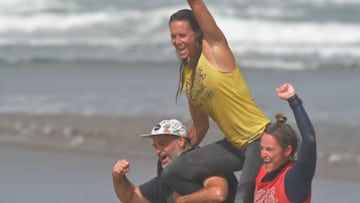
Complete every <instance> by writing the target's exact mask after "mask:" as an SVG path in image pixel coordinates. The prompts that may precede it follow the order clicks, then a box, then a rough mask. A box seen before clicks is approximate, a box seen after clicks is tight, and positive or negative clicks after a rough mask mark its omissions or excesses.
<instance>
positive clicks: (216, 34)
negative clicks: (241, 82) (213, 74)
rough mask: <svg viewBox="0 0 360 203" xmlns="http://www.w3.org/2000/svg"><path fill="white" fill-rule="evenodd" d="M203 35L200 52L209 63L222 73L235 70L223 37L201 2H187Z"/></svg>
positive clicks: (233, 59) (189, 0) (191, 0)
mask: <svg viewBox="0 0 360 203" xmlns="http://www.w3.org/2000/svg"><path fill="white" fill-rule="evenodd" d="M187 1H188V4H189V5H190V7H191V10H192V12H193V13H194V15H195V18H196V20H197V21H198V23H199V26H200V28H201V31H202V33H203V44H202V46H203V47H202V51H203V53H204V54H205V56H206V58H207V59H208V60H209V62H210V63H211V64H212V65H213V66H214V67H215V68H217V69H218V70H220V71H223V72H229V71H232V70H233V69H234V68H235V65H236V64H235V58H234V56H233V54H232V52H231V50H230V48H229V46H228V43H227V40H226V38H225V35H224V34H223V32H222V31H221V30H220V28H219V27H218V26H217V24H216V22H215V19H214V18H213V16H212V15H211V13H210V11H209V10H208V8H207V7H206V5H205V3H204V2H203V1H202V0H187Z"/></svg>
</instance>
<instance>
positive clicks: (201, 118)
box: [188, 101, 209, 148]
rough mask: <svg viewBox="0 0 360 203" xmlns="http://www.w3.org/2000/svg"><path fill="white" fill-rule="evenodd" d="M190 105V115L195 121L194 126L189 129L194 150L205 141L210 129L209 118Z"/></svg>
mask: <svg viewBox="0 0 360 203" xmlns="http://www.w3.org/2000/svg"><path fill="white" fill-rule="evenodd" d="M188 103H189V109H190V115H191V118H192V120H193V124H192V125H191V126H190V128H189V137H190V140H191V146H192V147H193V148H194V147H196V146H198V145H199V144H200V142H201V141H202V140H203V139H204V137H205V135H206V133H207V131H208V129H209V117H208V116H207V115H205V114H203V113H201V112H200V111H198V110H197V109H196V108H195V107H194V106H193V105H192V104H191V102H190V101H189V102H188Z"/></svg>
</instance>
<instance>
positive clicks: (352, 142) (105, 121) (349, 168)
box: [0, 114, 360, 203]
mask: <svg viewBox="0 0 360 203" xmlns="http://www.w3.org/2000/svg"><path fill="white" fill-rule="evenodd" d="M161 119H164V118H159V117H158V118H157V117H151V116H150V117H146V116H144V117H141V118H140V117H126V118H118V117H99V116H97V117H88V116H86V117H82V116H74V115H61V116H59V115H57V116H51V115H24V114H1V115H0V125H1V126H0V129H1V132H0V150H1V152H0V163H1V165H2V167H1V169H0V170H1V173H0V174H1V177H0V178H1V180H5V181H2V184H1V188H0V191H1V193H2V194H1V195H0V202H4V203H6V202H9V203H15V202H23V201H27V202H33V203H35V202H36V203H38V202H74V203H75V202H76V203H79V202H87V203H89V202H99V203H100V202H118V201H117V199H116V196H115V194H114V192H113V190H112V182H111V181H112V180H111V168H112V166H113V164H114V163H115V161H116V160H117V159H120V158H126V159H128V160H129V161H130V162H131V164H132V171H131V173H130V174H129V177H130V179H131V180H133V182H134V183H135V184H140V183H142V182H144V181H146V180H148V179H149V178H151V177H152V176H154V175H155V171H156V166H155V161H156V157H155V154H154V152H153V149H152V146H151V144H150V141H149V140H148V139H146V138H141V137H140V136H139V135H140V134H142V133H146V132H148V131H149V129H151V128H152V126H153V124H154V122H157V121H159V120H161ZM187 122H189V121H185V123H187ZM314 125H315V128H316V130H317V138H318V139H317V140H318V163H317V171H316V176H315V179H314V186H313V191H314V198H313V199H314V201H313V202H326V203H329V202H337V200H341V199H343V198H350V199H351V198H355V194H357V193H356V192H355V191H358V190H359V189H360V177H359V176H358V169H359V165H360V164H359V154H360V149H358V148H357V143H360V142H359V141H360V140H359V138H358V136H357V135H356V132H359V130H360V129H359V127H353V128H350V127H346V128H345V127H340V126H334V125H327V124H324V123H322V124H319V123H315V124H314ZM351 135H354V136H351ZM221 138H222V137H221V134H219V132H218V131H217V130H216V127H215V126H212V127H211V130H210V132H209V134H208V135H207V137H206V138H205V140H204V142H203V144H207V143H209V142H212V141H214V140H217V139H221ZM18 194H20V195H18ZM352 196H353V197H352ZM315 200H316V201H315Z"/></svg>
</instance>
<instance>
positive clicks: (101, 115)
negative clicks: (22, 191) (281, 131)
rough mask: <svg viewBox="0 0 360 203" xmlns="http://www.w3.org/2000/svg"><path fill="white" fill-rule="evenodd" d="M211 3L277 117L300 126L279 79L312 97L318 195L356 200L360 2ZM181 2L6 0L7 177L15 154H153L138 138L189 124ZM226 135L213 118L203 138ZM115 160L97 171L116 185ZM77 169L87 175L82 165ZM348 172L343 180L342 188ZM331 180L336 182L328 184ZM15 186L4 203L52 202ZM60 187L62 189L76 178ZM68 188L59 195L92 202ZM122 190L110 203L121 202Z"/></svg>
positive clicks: (1, 104)
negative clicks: (178, 41) (175, 26)
mask: <svg viewBox="0 0 360 203" xmlns="http://www.w3.org/2000/svg"><path fill="white" fill-rule="evenodd" d="M206 4H207V5H208V7H209V9H210V11H211V12H212V14H213V16H214V17H215V19H216V21H217V23H218V25H219V27H220V28H221V29H222V30H223V32H224V34H225V35H226V37H227V39H228V42H229V44H230V46H231V48H232V50H233V52H234V54H235V56H236V58H237V60H238V63H239V65H240V67H241V71H242V73H243V74H244V77H245V79H246V81H247V82H248V85H249V88H250V90H251V93H252V95H253V97H254V99H255V100H256V102H257V103H258V104H259V106H260V107H261V109H263V111H264V112H265V113H266V115H268V117H269V118H271V119H273V118H274V115H275V114H276V113H277V112H283V113H285V114H286V115H287V116H288V118H289V122H292V123H293V124H294V119H293V117H292V114H291V111H290V109H289V107H288V106H287V104H286V102H283V101H280V100H279V99H278V98H277V97H276V95H275V91H274V89H275V88H276V87H277V86H279V85H280V84H281V83H283V82H290V83H293V84H294V86H295V88H296V89H297V92H298V94H299V95H300V97H301V98H302V99H303V101H304V105H305V108H306V109H307V111H308V113H309V115H310V117H311V119H312V121H313V122H314V126H315V129H316V131H317V136H318V146H319V147H318V157H319V158H318V169H317V176H316V178H315V182H316V185H315V186H314V190H315V191H317V192H316V193H314V196H315V200H317V201H316V202H327V203H328V202H331V199H332V200H333V202H338V201H337V200H339V199H337V198H335V197H336V196H335V195H337V197H345V196H346V197H347V198H350V199H348V200H350V201H352V200H353V201H357V199H356V197H355V194H353V193H351V192H350V193H351V194H349V191H353V190H352V188H360V186H359V185H360V177H359V176H358V175H357V174H358V173H357V171H358V169H359V167H360V150H359V149H358V146H357V143H360V137H359V133H358V132H359V130H360V122H359V121H360V103H359V102H358V100H359V99H360V92H359V90H358V87H359V86H360V79H359V78H360V22H359V20H358V19H360V0H313V1H310V0H293V1H280V0H253V1H248V0H246V1H236V0H223V1H221V3H219V1H215V0H207V1H206ZM182 8H188V5H187V3H186V1H175V0H169V1H163V0H153V1H140V0H121V1H114V0H103V1H93V0H86V1H85V0H61V1H60V0H46V1H45V0H12V1H3V2H0V146H13V147H14V149H12V148H11V149H8V147H6V148H5V149H4V151H5V152H9V153H1V155H0V158H1V160H3V161H4V162H5V163H9V165H7V167H6V169H3V170H6V171H3V172H4V173H2V174H10V175H6V176H5V175H3V176H4V177H6V180H7V181H10V180H11V178H9V177H13V176H15V177H14V178H13V180H16V181H18V180H17V179H16V172H17V171H18V170H20V169H18V168H20V167H19V165H18V164H17V163H14V162H13V161H11V160H12V159H11V158H12V157H11V156H12V154H19V153H20V152H22V150H24V151H25V152H28V151H29V150H30V152H32V150H40V151H41V150H43V152H44V153H49V154H52V153H54V152H53V151H55V152H56V151H58V150H59V151H66V152H67V153H68V152H71V153H73V154H74V156H75V154H83V153H86V157H88V156H90V155H91V154H94V156H95V157H96V159H101V157H103V156H104V157H106V158H104V159H106V160H109V159H110V160H113V159H114V160H115V159H116V158H121V157H126V156H129V157H136V159H135V160H136V161H139V162H144V161H145V160H148V159H149V158H154V154H153V153H152V151H151V150H152V148H151V146H148V145H149V144H148V143H147V142H144V141H143V140H142V139H140V138H138V135H140V134H142V133H146V132H148V131H149V130H150V129H151V127H152V126H153V124H155V123H156V122H158V121H159V119H164V118H169V117H174V118H178V119H180V120H182V121H183V122H185V123H186V124H189V123H190V116H189V112H188V109H187V103H186V99H185V98H184V96H182V97H181V98H180V99H179V100H178V101H176V99H175V94H176V90H177V84H178V77H179V76H178V67H179V62H178V60H177V58H176V55H175V50H174V48H173V47H172V45H171V44H170V36H169V30H168V18H169V16H170V15H171V14H172V13H173V12H175V11H177V10H179V9H182ZM221 138H222V135H221V133H220V132H219V131H218V129H217V127H216V125H212V127H211V131H210V132H209V135H208V136H207V137H206V139H205V140H204V144H206V143H208V142H212V141H214V140H216V139H221ZM19 151H20V152H19ZM71 153H70V154H71ZM88 153H90V155H88ZM20 154H21V153H20ZM35 154H37V152H36V153H35ZM55 154H56V153H55ZM100 155H101V156H100ZM37 156H45V155H43V154H37ZM69 156H72V155H69ZM79 156H80V155H79ZM98 156H100V158H99V157H98ZM34 157H36V156H33V158H34ZM82 158H83V157H81V156H80V157H79V160H81V159H82ZM35 159H36V158H35ZM20 160H21V159H20ZM46 160H48V161H49V160H51V156H46ZM62 160H63V159H62ZM6 161H8V162H6ZM45 162H47V161H45ZM72 162H76V161H72ZM89 162H90V161H89ZM98 162H99V160H98ZM36 163H37V164H40V163H43V162H36ZM63 163H64V164H65V165H66V161H64V160H63ZM12 164H13V166H12ZM30 164H31V163H30ZM88 164H89V163H88V162H86V163H84V166H83V167H85V166H86V167H88ZM99 164H103V163H101V162H100V163H99ZM44 167H45V166H44ZM46 167H50V168H51V166H46ZM62 167H65V166H62ZM111 167H112V166H111V164H109V165H107V168H108V169H109V170H108V172H109V174H106V175H108V176H109V177H108V178H109V180H106V181H105V180H104V179H103V177H104V176H106V175H104V176H99V177H97V180H98V182H100V183H103V184H104V185H106V184H108V185H107V187H108V188H107V189H108V190H111V189H112V188H111V186H112V185H111V173H110V172H111ZM150 167H151V166H150ZM0 168H1V167H0ZM40 168H42V167H40ZM60 168H61V167H60ZM142 168H146V167H142ZM62 169H63V168H62ZM0 170H2V169H0ZM29 170H32V172H35V170H37V167H34V168H31V167H29ZM54 170H56V169H54ZM60 170H61V169H60ZM74 170H77V172H76V173H75V174H80V172H79V171H80V166H79V167H78V168H76V169H74ZM81 170H82V168H81ZM69 171H70V170H69ZM11 172H12V173H11ZM62 172H63V171H62ZM153 172H154V171H151V172H150V171H147V170H140V171H139V173H141V174H142V175H139V176H136V175H133V177H134V178H135V179H136V178H137V179H136V182H137V183H139V182H140V181H143V180H144V179H143V178H140V177H143V176H151V175H152V174H153ZM29 173H30V174H31V172H29ZM94 173H95V172H94ZM0 174H1V173H0ZM43 174H44V177H41V175H39V174H37V175H36V176H35V177H37V179H39V181H40V183H42V182H43V184H37V185H38V186H39V187H44V188H43V189H44V190H45V189H46V191H48V188H46V186H47V185H49V184H50V183H49V181H50V180H51V179H48V178H49V177H51V173H47V172H44V173H43ZM64 174H71V172H67V173H64ZM73 176H74V175H73ZM73 176H70V177H73ZM91 176H94V174H91ZM106 177H107V176H106ZM71 180H73V178H70V181H71ZM83 180H86V178H85V177H83V178H80V179H79V181H83ZM324 180H325V181H324ZM338 180H341V181H343V182H344V183H342V182H341V181H340V182H341V183H342V184H340V185H341V186H339V187H336V186H337V183H339V181H338ZM33 181H35V180H34V178H33V179H30V180H29V182H30V183H27V184H25V186H31V185H32V184H33V183H31V182H33ZM353 181H355V183H353ZM85 182H86V181H85ZM324 182H325V185H329V184H330V185H332V187H329V188H330V189H329V192H328V191H327V190H326V189H325V187H323V185H324V184H323V183H324ZM9 184H10V185H11V186H12V187H10V189H7V190H5V191H8V192H7V193H6V194H7V195H6V196H5V195H4V194H1V193H2V192H0V202H6V203H7V202H9V203H13V202H22V201H23V200H26V201H28V202H47V201H45V200H44V201H39V199H37V198H33V200H32V199H31V198H30V199H21V198H20V197H18V196H16V194H17V193H16V192H17V191H15V188H16V186H17V184H16V183H9ZM88 184H89V183H88V182H86V184H85V183H83V184H81V183H79V182H76V183H74V184H70V183H69V190H71V192H70V191H68V192H69V193H71V194H73V193H74V194H73V195H81V194H82V193H81V192H80V191H79V193H77V192H74V191H76V189H78V188H79V187H83V189H82V190H81V191H85V190H86V188H87V187H88ZM40 185H41V186H40ZM50 185H51V187H54V189H55V190H56V189H60V187H61V188H64V187H65V186H66V185H67V183H66V182H62V183H61V184H59V185H58V186H57V185H56V184H52V183H51V184H50ZM12 189H14V190H12ZM39 190H41V189H39ZM91 190H93V189H91ZM108 190H107V193H108V192H109V191H108ZM37 191H38V190H36V192H37ZM87 192H88V191H87ZM110 192H112V191H110ZM29 193H31V190H30V191H29ZM65 193H66V190H65V191H64V195H63V196H62V198H58V202H82V201H80V200H79V199H77V200H75V199H76V198H75V197H74V198H67V197H66V195H65ZM49 194H52V193H51V192H50V193H49ZM341 194H343V195H341ZM345 194H346V195H345ZM352 194H353V195H352ZM102 195H104V193H102ZM111 195H113V194H111ZM332 195H333V196H334V198H329V197H331V196H332ZM15 196H16V198H15V199H13V197H15ZM35 196H37V195H35ZM45 196H46V195H45ZM70 196H71V195H70ZM100 196H101V195H100ZM37 197H38V196H37ZM50 197H51V195H49V198H50ZM44 198H45V197H44ZM113 198H114V196H112V197H111V198H110V200H109V199H107V200H106V201H108V202H109V201H110V202H112V201H113V202H116V201H114V199H113ZM329 199H330V200H329ZM87 200H89V199H87ZM84 202H85V200H84ZM93 202H104V201H103V200H100V199H99V200H98V201H95V200H94V201H93Z"/></svg>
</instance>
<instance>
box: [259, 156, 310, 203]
mask: <svg viewBox="0 0 360 203" xmlns="http://www.w3.org/2000/svg"><path fill="white" fill-rule="evenodd" d="M293 165H294V162H291V163H289V164H288V165H286V166H285V167H284V168H283V170H282V171H281V172H280V173H279V174H278V175H277V177H276V178H275V179H274V180H272V181H268V182H261V180H262V179H263V178H264V177H265V175H266V174H267V171H266V169H265V166H264V165H262V166H261V168H260V171H259V173H258V176H257V177H256V186H255V194H254V202H255V203H291V201H290V200H289V199H288V198H287V195H286V192H285V175H286V173H287V172H288V171H289V170H290V169H291V167H292V166H293ZM310 202H311V194H310V195H309V197H308V198H307V199H306V201H304V203H310Z"/></svg>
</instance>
